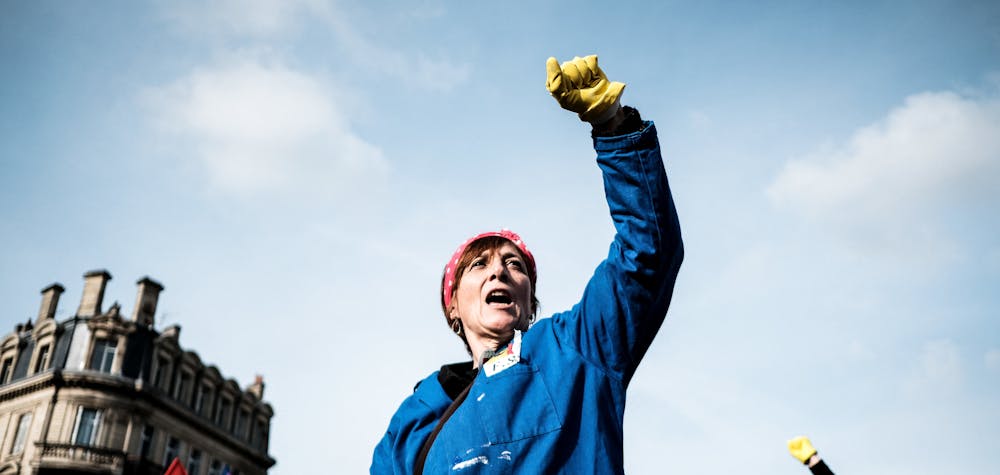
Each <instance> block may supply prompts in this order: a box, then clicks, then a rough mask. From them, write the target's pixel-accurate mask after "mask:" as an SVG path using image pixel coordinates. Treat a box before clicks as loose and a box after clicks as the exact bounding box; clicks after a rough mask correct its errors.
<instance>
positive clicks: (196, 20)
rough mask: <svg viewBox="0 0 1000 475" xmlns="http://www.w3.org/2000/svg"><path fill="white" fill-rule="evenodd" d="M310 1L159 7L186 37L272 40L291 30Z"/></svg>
mask: <svg viewBox="0 0 1000 475" xmlns="http://www.w3.org/2000/svg"><path fill="white" fill-rule="evenodd" d="M314 3H315V2H313V1H309V0H209V1H197V2H191V1H176V0H172V1H169V2H165V3H163V4H162V5H161V8H162V10H163V12H164V15H165V16H166V17H167V19H168V20H170V22H171V23H173V24H174V25H176V26H177V27H179V28H180V29H181V30H183V31H184V32H185V33H195V34H201V35H208V36H215V35H223V36H227V35H245V36H254V37H261V36H273V35H279V34H283V33H287V32H288V31H289V30H291V29H292V28H293V27H294V25H295V22H296V21H297V19H298V16H299V15H301V14H302V13H304V11H305V10H306V8H307V7H308V6H309V5H310V4H314Z"/></svg>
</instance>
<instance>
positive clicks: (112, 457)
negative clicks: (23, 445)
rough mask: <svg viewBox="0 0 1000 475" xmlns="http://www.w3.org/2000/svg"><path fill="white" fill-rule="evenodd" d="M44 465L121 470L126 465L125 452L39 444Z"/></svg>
mask: <svg viewBox="0 0 1000 475" xmlns="http://www.w3.org/2000/svg"><path fill="white" fill-rule="evenodd" d="M36 445H37V446H38V448H39V451H40V452H41V463H42V465H43V466H44V465H74V466H79V465H89V466H100V467H103V468H107V469H112V470H115V469H120V468H121V467H122V465H123V464H124V463H125V452H123V451H121V450H115V449H107V448H103V447H88V446H85V445H75V444H54V443H45V442H38V443H37V444H36Z"/></svg>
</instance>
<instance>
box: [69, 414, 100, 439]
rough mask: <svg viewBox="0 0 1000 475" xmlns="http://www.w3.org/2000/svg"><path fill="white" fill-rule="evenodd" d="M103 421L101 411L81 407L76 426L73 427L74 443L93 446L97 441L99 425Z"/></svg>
mask: <svg viewBox="0 0 1000 475" xmlns="http://www.w3.org/2000/svg"><path fill="white" fill-rule="evenodd" d="M100 423H101V411H99V410H97V409H92V408H86V407H81V408H80V409H79V411H77V413H76V428H75V429H73V433H74V435H73V443H74V444H76V445H84V446H91V445H94V442H96V441H97V426H98V425H99V424H100Z"/></svg>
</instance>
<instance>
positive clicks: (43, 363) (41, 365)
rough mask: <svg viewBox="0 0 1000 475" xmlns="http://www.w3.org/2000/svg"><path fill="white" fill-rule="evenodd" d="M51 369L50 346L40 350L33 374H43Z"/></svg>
mask: <svg viewBox="0 0 1000 475" xmlns="http://www.w3.org/2000/svg"><path fill="white" fill-rule="evenodd" d="M48 367H49V345H45V346H43V347H41V348H39V349H38V357H37V358H35V368H34V370H33V371H32V373H41V372H42V371H45V370H46V369H48Z"/></svg>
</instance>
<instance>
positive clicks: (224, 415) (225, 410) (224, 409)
mask: <svg viewBox="0 0 1000 475" xmlns="http://www.w3.org/2000/svg"><path fill="white" fill-rule="evenodd" d="M230 404H231V403H230V402H229V399H226V398H223V399H221V400H219V409H218V410H217V411H215V424H216V425H218V426H220V427H225V426H226V421H227V420H228V419H229V406H230Z"/></svg>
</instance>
